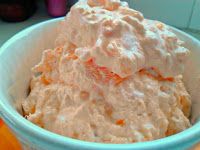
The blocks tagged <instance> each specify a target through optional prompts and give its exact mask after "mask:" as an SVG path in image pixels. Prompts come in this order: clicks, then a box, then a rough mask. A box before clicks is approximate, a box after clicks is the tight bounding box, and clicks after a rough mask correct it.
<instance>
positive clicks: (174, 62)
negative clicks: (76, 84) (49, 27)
mask: <svg viewBox="0 0 200 150" xmlns="http://www.w3.org/2000/svg"><path fill="white" fill-rule="evenodd" d="M62 37H63V38H65V40H66V41H67V42H68V43H72V44H73V45H75V46H76V47H78V48H77V49H76V50H75V53H76V55H79V57H80V58H83V61H85V59H90V58H92V59H94V60H95V62H96V63H97V64H98V65H99V66H104V67H107V68H109V69H110V70H111V71H112V72H114V73H116V74H118V75H119V76H121V77H127V76H130V75H132V74H134V73H136V72H138V71H139V70H140V69H143V68H149V67H155V68H157V69H158V70H159V71H160V74H161V75H162V76H164V77H171V76H176V75H178V74H181V73H182V72H183V69H184V62H185V60H186V58H187V56H188V54H189V51H188V50H187V49H186V48H184V47H183V46H182V44H183V43H182V41H180V40H179V39H178V38H177V36H176V35H175V34H174V33H173V32H172V31H171V30H170V29H169V27H168V26H166V25H165V24H163V23H161V22H158V21H151V20H147V19H144V17H143V15H142V13H140V12H138V11H136V10H133V9H131V8H129V6H128V4H127V3H126V2H121V1H120V0H80V1H79V2H78V3H77V4H76V5H74V6H73V7H72V8H71V11H70V12H69V14H68V15H67V16H66V18H65V21H64V22H62V27H61V34H60V37H59V38H58V39H57V42H58V43H59V40H63V39H62ZM66 41H65V42H66ZM85 56H87V57H85Z"/></svg>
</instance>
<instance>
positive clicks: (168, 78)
mask: <svg viewBox="0 0 200 150" xmlns="http://www.w3.org/2000/svg"><path fill="white" fill-rule="evenodd" d="M150 70H151V71H153V72H154V73H151V72H150V71H148V70H147V69H141V70H140V71H139V73H141V74H145V75H147V76H149V77H152V78H154V79H156V80H158V81H169V82H173V81H174V78H173V77H167V78H164V77H162V76H161V74H160V72H159V71H158V70H157V69H156V68H154V67H151V68H150Z"/></svg>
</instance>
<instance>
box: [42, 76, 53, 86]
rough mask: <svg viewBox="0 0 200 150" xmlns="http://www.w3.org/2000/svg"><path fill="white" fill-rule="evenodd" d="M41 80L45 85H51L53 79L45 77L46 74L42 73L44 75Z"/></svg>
mask: <svg viewBox="0 0 200 150" xmlns="http://www.w3.org/2000/svg"><path fill="white" fill-rule="evenodd" d="M41 82H42V83H43V84H45V85H49V84H50V83H51V82H52V81H51V80H50V79H47V78H46V77H45V75H42V76H41Z"/></svg>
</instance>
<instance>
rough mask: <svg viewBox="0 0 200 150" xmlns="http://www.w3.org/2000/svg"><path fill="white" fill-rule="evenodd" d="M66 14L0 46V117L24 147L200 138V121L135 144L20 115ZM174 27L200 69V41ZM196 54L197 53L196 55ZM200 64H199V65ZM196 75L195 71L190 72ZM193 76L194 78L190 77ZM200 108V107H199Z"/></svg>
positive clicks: (171, 143)
mask: <svg viewBox="0 0 200 150" xmlns="http://www.w3.org/2000/svg"><path fill="white" fill-rule="evenodd" d="M62 19H63V18H59V19H54V20H49V21H45V22H42V23H39V24H36V25H34V26H31V27H29V28H27V29H25V30H23V31H21V32H19V33H18V34H16V35H15V36H13V37H12V38H11V39H10V40H8V41H7V42H6V43H5V44H4V45H3V46H2V47H1V49H0V117H2V118H3V120H4V121H5V122H6V123H7V125H8V126H9V127H10V129H11V130H12V131H13V133H14V134H15V135H16V137H17V138H18V139H19V140H20V142H21V143H22V145H23V148H24V149H34V150H160V149H170V150H173V149H174V150H178V149H180V150H182V149H188V148H190V147H192V146H193V145H194V144H196V143H198V142H200V122H196V123H195V124H194V125H193V126H192V127H191V128H189V129H187V130H185V131H183V132H181V133H178V134H175V135H173V136H169V137H166V138H163V139H159V140H155V141H150V142H141V143H133V144H103V143H93V142H85V141H80V140H76V139H71V138H68V137H63V136H61V135H57V134H55V133H52V132H49V131H47V130H45V129H42V128H40V127H38V126H36V125H34V124H33V123H31V122H29V121H28V120H26V119H25V118H23V117H22V116H21V114H20V113H19V112H18V111H17V109H16V107H19V105H18V104H19V102H20V99H22V98H24V97H26V96H27V89H28V84H29V81H30V75H31V72H30V68H31V67H32V66H34V65H35V64H37V62H39V60H40V59H41V54H42V50H44V49H48V48H52V47H54V40H55V38H56V36H57V35H58V31H57V29H58V25H59V23H60V21H61V20H62ZM172 30H173V31H174V32H175V33H176V34H177V35H178V36H179V37H180V38H181V39H182V40H184V41H185V42H186V46H187V47H188V48H189V49H190V50H191V51H192V53H193V56H194V57H193V58H192V59H191V60H192V61H193V63H196V66H195V67H194V70H198V69H199V70H200V59H199V58H198V56H200V42H199V41H198V40H196V39H195V38H193V37H191V36H189V35H187V34H186V33H183V32H181V31H179V30H177V29H174V28H172ZM195 56H196V57H195ZM197 64H199V65H197ZM191 76H192V78H195V75H191ZM191 80H193V79H191ZM199 111H200V110H199ZM52 123H53V122H52Z"/></svg>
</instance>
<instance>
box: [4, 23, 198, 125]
mask: <svg viewBox="0 0 200 150" xmlns="http://www.w3.org/2000/svg"><path fill="white" fill-rule="evenodd" d="M59 21H60V19H57V20H54V21H51V22H50V23H41V24H38V25H36V26H34V27H31V28H29V29H27V30H25V31H23V32H21V33H20V34H18V35H16V36H15V37H13V38H12V39H11V40H9V42H7V43H6V44H5V45H4V46H3V47H2V49H1V50H0V53H1V55H0V99H1V97H4V98H2V99H1V101H0V102H1V103H2V104H3V105H4V106H9V105H11V106H12V107H13V108H14V107H15V104H16V101H18V102H19V101H20V100H21V99H23V98H25V97H26V96H27V89H28V86H29V81H30V77H31V68H32V67H33V66H34V65H36V64H37V63H38V62H39V61H40V59H41V55H42V51H43V50H45V49H48V48H53V47H54V41H55V38H56V37H57V35H58V30H57V29H58V24H59ZM36 28H37V29H36ZM173 30H174V32H175V33H176V34H177V35H178V36H179V37H180V38H181V39H182V40H183V41H185V42H186V44H185V45H186V47H187V48H189V49H190V50H191V52H192V53H191V56H190V59H189V61H188V62H187V65H186V69H185V74H184V82H185V84H186V87H187V90H188V91H189V93H190V94H191V96H192V100H193V105H192V121H193V122H195V120H196V119H197V118H198V117H199V116H200V110H198V108H199V107H200V100H199V97H200V92H199V89H200V58H199V57H200V42H199V41H198V40H196V39H194V38H192V37H190V36H188V35H186V34H184V33H182V32H180V31H177V30H176V29H173ZM0 113H3V112H1V109H0Z"/></svg>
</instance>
